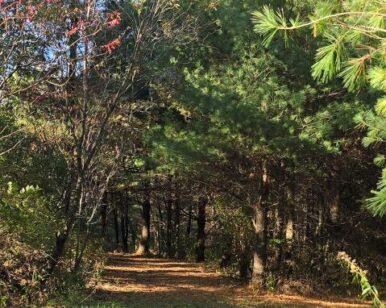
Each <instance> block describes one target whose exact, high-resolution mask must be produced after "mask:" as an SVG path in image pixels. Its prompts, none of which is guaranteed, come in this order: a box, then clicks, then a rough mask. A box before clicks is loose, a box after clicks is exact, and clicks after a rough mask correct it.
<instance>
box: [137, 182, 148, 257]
mask: <svg viewBox="0 0 386 308" xmlns="http://www.w3.org/2000/svg"><path fill="white" fill-rule="evenodd" d="M148 186H149V184H148V183H146V184H145V200H144V202H143V203H142V230H141V236H140V239H139V245H138V249H137V251H136V254H137V255H146V254H149V252H150V215H151V203H150V190H149V187H148Z"/></svg>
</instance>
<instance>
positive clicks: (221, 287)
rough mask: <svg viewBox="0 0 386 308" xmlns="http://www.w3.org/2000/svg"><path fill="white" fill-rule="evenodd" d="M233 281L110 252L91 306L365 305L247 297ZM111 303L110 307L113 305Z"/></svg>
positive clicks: (185, 265) (179, 265) (176, 263)
mask: <svg viewBox="0 0 386 308" xmlns="http://www.w3.org/2000/svg"><path fill="white" fill-rule="evenodd" d="M251 293H252V292H251V291H248V290H247V289H246V288H245V287H241V286H240V285H239V284H238V282H237V281H234V280H231V279H228V278H225V277H222V276H221V275H220V274H218V273H215V272H212V271H208V270H205V269H204V268H203V267H201V266H199V265H197V264H194V263H189V262H181V261H175V260H166V259H157V258H143V257H136V256H129V255H124V254H111V255H110V256H109V261H108V263H107V265H106V267H105V270H104V273H103V276H102V279H101V282H100V283H99V284H98V285H97V286H96V294H95V296H94V300H93V305H97V306H99V307H112V306H114V307H368V305H363V304H358V303H354V302H351V303H350V302H340V301H321V300H316V299H306V298H303V297H299V296H277V295H275V296H274V295H265V296H252V295H251ZM113 304H114V305H113Z"/></svg>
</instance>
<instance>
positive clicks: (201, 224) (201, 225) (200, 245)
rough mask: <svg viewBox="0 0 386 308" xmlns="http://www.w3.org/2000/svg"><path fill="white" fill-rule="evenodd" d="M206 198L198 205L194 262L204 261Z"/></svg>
mask: <svg viewBox="0 0 386 308" xmlns="http://www.w3.org/2000/svg"><path fill="white" fill-rule="evenodd" d="M207 204H208V198H207V197H202V198H201V199H200V201H199V204H198V217H197V244H196V262H204V261H205V237H206V234H205V223H206V205H207Z"/></svg>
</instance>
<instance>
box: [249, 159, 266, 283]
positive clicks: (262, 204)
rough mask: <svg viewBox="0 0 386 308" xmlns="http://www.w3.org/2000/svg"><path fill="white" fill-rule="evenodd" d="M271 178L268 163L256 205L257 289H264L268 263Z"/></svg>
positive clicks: (255, 264) (254, 281) (255, 272)
mask: <svg viewBox="0 0 386 308" xmlns="http://www.w3.org/2000/svg"><path fill="white" fill-rule="evenodd" d="M268 184H269V178H268V170H267V166H266V163H265V162H263V165H262V175H261V181H260V196H259V198H258V200H257V202H256V204H255V219H254V227H255V245H254V252H253V272H252V282H253V284H254V285H255V286H257V287H263V286H264V282H265V263H266V249H267V245H266V224H267V199H268V194H269V186H268Z"/></svg>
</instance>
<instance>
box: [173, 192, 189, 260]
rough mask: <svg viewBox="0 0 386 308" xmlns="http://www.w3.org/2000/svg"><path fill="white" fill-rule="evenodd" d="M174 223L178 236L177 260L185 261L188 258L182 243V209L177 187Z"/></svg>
mask: <svg viewBox="0 0 386 308" xmlns="http://www.w3.org/2000/svg"><path fill="white" fill-rule="evenodd" d="M174 223H175V235H176V248H177V258H179V259H183V258H185V256H186V253H185V250H184V247H183V246H182V242H181V208H180V197H179V193H178V187H176V198H175V200H174Z"/></svg>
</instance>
